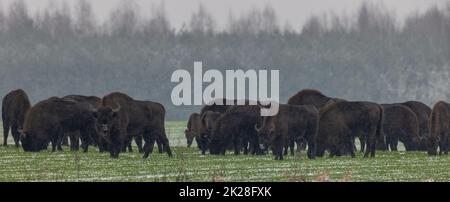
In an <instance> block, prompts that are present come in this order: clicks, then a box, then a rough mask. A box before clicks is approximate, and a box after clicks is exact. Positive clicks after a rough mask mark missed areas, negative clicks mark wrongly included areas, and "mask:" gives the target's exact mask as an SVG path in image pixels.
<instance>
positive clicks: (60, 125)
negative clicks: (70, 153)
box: [21, 97, 94, 152]
mask: <svg viewBox="0 0 450 202" xmlns="http://www.w3.org/2000/svg"><path fill="white" fill-rule="evenodd" d="M93 127H94V125H93V108H92V106H91V105H89V104H86V103H79V102H75V101H71V100H67V99H61V98H56V97H52V98H49V99H47V100H44V101H41V102H39V103H37V104H36V105H35V106H33V107H32V108H31V109H30V110H29V111H28V113H27V115H26V118H25V123H24V128H23V130H22V131H21V141H22V147H23V150H24V151H27V152H28V151H29V152H38V151H40V150H44V149H46V148H47V145H48V144H49V143H50V142H51V143H52V151H55V149H56V147H57V146H58V150H62V149H61V140H62V137H63V135H64V133H70V132H75V131H80V137H81V139H82V140H85V139H87V138H89V131H92V130H93ZM83 149H85V151H87V148H83Z"/></svg>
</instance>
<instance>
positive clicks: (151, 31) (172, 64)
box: [0, 0, 450, 120]
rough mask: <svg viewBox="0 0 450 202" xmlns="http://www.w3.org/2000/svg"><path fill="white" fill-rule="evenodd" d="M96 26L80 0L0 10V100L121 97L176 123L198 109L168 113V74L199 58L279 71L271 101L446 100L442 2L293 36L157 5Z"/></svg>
mask: <svg viewBox="0 0 450 202" xmlns="http://www.w3.org/2000/svg"><path fill="white" fill-rule="evenodd" d="M143 12H146V13H149V12H150V13H151V15H150V16H151V17H149V18H146V17H143V15H142V13H143ZM97 17H98V16H97V15H96V13H95V10H93V8H92V6H91V5H90V3H89V2H88V1H87V0H80V1H79V2H78V3H77V4H76V5H75V6H74V7H70V6H68V5H67V4H64V3H59V4H57V5H54V6H51V7H48V8H47V9H45V10H43V11H39V12H35V13H31V12H30V11H29V9H28V8H27V5H26V4H25V3H24V2H23V1H21V0H18V1H14V2H13V3H11V4H10V5H4V6H3V8H2V9H0V94H1V95H5V94H6V93H7V92H9V91H10V90H13V89H15V88H23V89H24V90H25V91H27V93H28V94H29V95H30V98H31V100H32V102H33V103H35V102H36V101H39V100H41V99H44V98H47V97H50V96H63V95H67V94H85V95H97V96H102V95H105V94H107V93H110V92H112V91H122V92H125V93H127V94H129V95H131V96H132V97H135V98H138V99H145V100H154V101H157V102H161V103H163V104H164V105H165V106H166V110H167V117H168V119H172V120H177V119H187V117H188V114H189V113H190V112H192V111H194V110H196V111H198V109H199V107H179V108H175V107H174V106H173V105H172V104H171V100H170V93H171V91H172V88H173V87H174V86H175V85H176V84H175V83H171V82H170V76H171V74H172V72H173V71H174V70H176V69H180V68H185V69H189V70H192V69H193V63H194V61H203V66H204V69H208V68H214V69H222V70H225V69H235V68H239V69H248V68H251V69H279V70H280V77H281V78H280V82H281V83H280V87H281V89H280V90H281V92H280V95H281V98H282V101H286V100H287V98H288V97H289V96H291V95H293V94H294V93H296V92H297V91H299V90H300V89H303V88H316V89H319V90H321V91H322V92H324V93H325V94H327V95H330V96H334V97H342V98H345V99H349V100H352V99H354V100H372V101H376V102H380V103H387V102H399V101H406V100H420V101H423V102H425V103H427V104H431V103H434V102H436V101H437V100H438V99H446V100H449V98H450V91H449V90H447V87H448V86H450V79H448V78H449V77H450V4H448V5H447V6H445V7H432V8H430V9H428V10H426V11H425V12H423V13H413V14H411V15H409V16H408V17H407V18H406V19H405V20H398V19H396V17H395V13H393V12H390V11H389V9H387V8H385V7H383V6H381V5H373V4H362V5H361V6H360V8H359V9H358V11H357V12H356V13H354V14H353V15H349V16H339V15H334V14H324V15H322V16H311V18H310V19H309V20H308V21H307V22H306V23H305V25H304V26H303V28H302V29H301V31H297V30H296V29H294V28H292V26H289V25H284V24H283V22H280V21H279V19H278V18H277V14H276V12H275V11H274V9H273V8H272V7H270V6H266V7H264V8H261V9H256V8H255V9H253V10H250V11H249V12H248V13H247V14H245V15H241V16H233V15H231V14H230V16H229V20H228V22H227V26H226V27H225V28H224V29H219V28H218V26H217V23H216V21H215V19H214V14H213V13H210V12H209V11H208V10H207V9H205V8H204V7H202V6H201V5H200V6H199V9H198V10H197V11H196V12H194V13H193V14H192V17H191V18H190V19H186V23H185V24H184V26H183V27H182V28H180V29H175V28H174V27H172V26H171V24H170V21H169V20H168V17H167V14H166V13H165V12H164V6H163V5H160V6H156V7H155V8H153V9H145V10H144V9H140V8H139V6H138V5H137V4H135V3H133V1H121V2H120V3H119V5H117V6H116V9H113V10H112V11H111V14H110V18H108V19H106V20H104V21H102V22H100V20H98V18H97Z"/></svg>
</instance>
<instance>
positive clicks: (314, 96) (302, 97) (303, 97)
mask: <svg viewBox="0 0 450 202" xmlns="http://www.w3.org/2000/svg"><path fill="white" fill-rule="evenodd" d="M330 100H333V101H345V100H342V99H339V98H331V97H327V96H325V95H324V94H322V93H321V92H320V91H318V90H315V89H304V90H302V91H299V92H298V93H297V94H295V95H293V96H292V97H290V98H289V100H288V104H290V105H312V106H315V107H316V108H317V109H319V110H320V109H321V108H322V107H324V106H325V105H326V104H327V103H329V101H330Z"/></svg>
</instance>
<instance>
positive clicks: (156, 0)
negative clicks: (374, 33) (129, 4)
mask: <svg viewBox="0 0 450 202" xmlns="http://www.w3.org/2000/svg"><path fill="white" fill-rule="evenodd" d="M11 1H13V0H0V3H1V4H3V7H7V6H6V5H8V4H9V2H11ZM62 1H66V2H68V3H69V4H73V3H74V2H77V0H25V2H27V4H28V5H29V8H30V10H31V11H32V12H33V11H36V10H40V9H42V8H44V7H46V6H47V5H49V4H55V2H56V3H59V2H62ZM119 1H120V0H91V3H92V5H93V7H94V10H95V11H96V13H97V14H98V18H99V19H100V20H102V19H104V18H105V17H107V16H109V11H110V10H111V9H112V8H114V7H115V5H116V4H117V2H119ZM134 1H136V2H137V3H138V4H139V5H140V10H141V13H142V15H148V11H150V10H151V7H152V5H158V4H160V3H161V2H164V4H165V8H166V11H167V13H168V16H169V19H170V21H171V23H172V26H174V27H176V28H179V27H181V25H182V24H183V22H186V21H188V20H189V19H190V16H191V14H192V12H193V11H195V10H196V9H198V6H199V4H200V3H201V4H203V5H204V6H205V7H206V8H207V9H208V10H209V11H210V12H211V13H213V15H214V18H215V19H216V21H217V25H218V27H219V28H222V27H223V26H224V25H226V22H227V19H228V15H229V13H230V11H231V12H232V13H233V14H234V15H238V16H239V15H241V14H242V13H245V12H246V11H248V10H249V9H251V8H253V7H257V8H262V7H264V6H265V5H267V4H269V5H271V6H272V7H274V9H275V10H276V11H277V14H278V18H279V22H280V24H281V25H284V24H285V23H286V22H287V21H289V24H291V25H292V27H293V28H295V29H299V28H300V27H301V26H302V24H303V23H304V21H305V20H306V19H308V17H310V16H311V15H312V14H316V15H320V14H323V13H328V12H334V13H336V14H352V13H354V12H355V10H356V9H357V8H358V7H359V6H360V5H361V3H362V2H364V1H365V0H134ZM366 1H369V2H376V3H382V4H383V5H384V6H385V7H387V8H388V9H389V10H392V11H395V12H396V14H397V17H398V18H400V19H402V18H404V17H405V16H406V15H407V14H409V13H412V12H415V11H418V12H420V11H423V10H425V9H427V8H429V7H431V6H434V5H438V6H444V5H447V4H448V3H449V2H450V0H366ZM52 2H53V3H52Z"/></svg>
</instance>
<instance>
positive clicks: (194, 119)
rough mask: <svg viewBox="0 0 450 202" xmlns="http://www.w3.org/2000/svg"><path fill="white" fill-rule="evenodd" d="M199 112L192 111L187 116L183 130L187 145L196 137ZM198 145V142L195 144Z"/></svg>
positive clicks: (198, 128)
mask: <svg viewBox="0 0 450 202" xmlns="http://www.w3.org/2000/svg"><path fill="white" fill-rule="evenodd" d="M200 124H201V123H200V114H198V113H192V114H191V115H190V116H189V120H188V123H187V127H186V130H184V136H185V137H186V144H187V147H191V145H192V142H193V141H194V138H196V137H197V136H198V134H199V131H200ZM197 145H198V144H197ZM198 146H199V148H200V145H198Z"/></svg>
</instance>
